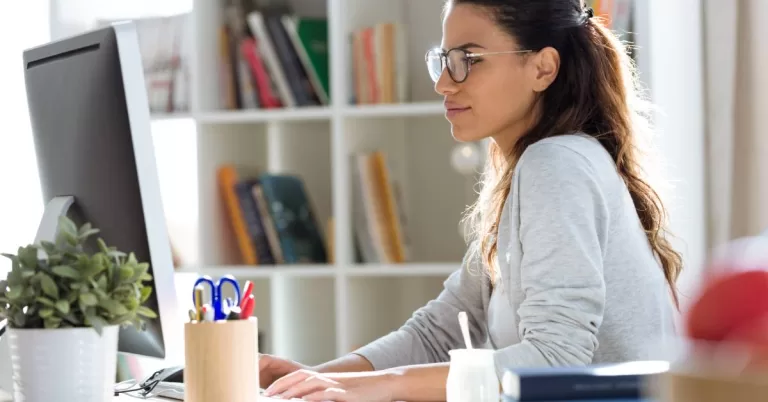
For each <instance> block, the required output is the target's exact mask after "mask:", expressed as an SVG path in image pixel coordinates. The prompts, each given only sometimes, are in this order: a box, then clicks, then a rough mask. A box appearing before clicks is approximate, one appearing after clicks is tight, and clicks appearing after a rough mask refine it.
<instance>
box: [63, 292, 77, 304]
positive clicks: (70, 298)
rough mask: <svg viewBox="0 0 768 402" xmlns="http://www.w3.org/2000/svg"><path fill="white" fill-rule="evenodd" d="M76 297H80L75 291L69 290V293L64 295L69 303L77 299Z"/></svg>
mask: <svg viewBox="0 0 768 402" xmlns="http://www.w3.org/2000/svg"><path fill="white" fill-rule="evenodd" d="M78 297H80V294H79V293H77V292H69V294H68V295H67V297H66V300H67V302H69V304H72V303H74V302H76V301H77V299H78Z"/></svg>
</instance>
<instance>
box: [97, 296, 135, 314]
mask: <svg viewBox="0 0 768 402" xmlns="http://www.w3.org/2000/svg"><path fill="white" fill-rule="evenodd" d="M99 306H101V307H103V308H104V309H105V310H107V311H109V313H110V314H114V315H123V314H127V313H128V309H126V308H125V306H123V305H122V304H121V303H120V302H118V301H116V300H112V299H104V300H102V301H101V302H99Z"/></svg>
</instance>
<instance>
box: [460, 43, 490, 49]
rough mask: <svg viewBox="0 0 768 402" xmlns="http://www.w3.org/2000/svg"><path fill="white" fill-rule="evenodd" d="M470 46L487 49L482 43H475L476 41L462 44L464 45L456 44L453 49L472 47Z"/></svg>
mask: <svg viewBox="0 0 768 402" xmlns="http://www.w3.org/2000/svg"><path fill="white" fill-rule="evenodd" d="M470 48H479V49H485V46H482V45H478V44H477V43H475V42H467V43H464V44H462V45H459V46H454V47H453V49H463V50H467V49H470Z"/></svg>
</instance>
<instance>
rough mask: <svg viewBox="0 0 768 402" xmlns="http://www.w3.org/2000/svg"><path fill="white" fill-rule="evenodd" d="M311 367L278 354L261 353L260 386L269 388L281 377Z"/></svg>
mask: <svg viewBox="0 0 768 402" xmlns="http://www.w3.org/2000/svg"><path fill="white" fill-rule="evenodd" d="M308 369H309V367H307V366H305V365H303V364H300V363H297V362H295V361H293V360H288V359H282V358H279V357H277V356H272V355H265V354H259V386H261V388H267V387H269V386H270V385H272V383H274V382H275V380H277V379H278V378H280V377H283V376H284V375H286V374H290V373H293V372H294V371H296V370H308Z"/></svg>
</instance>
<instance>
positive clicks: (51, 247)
mask: <svg viewBox="0 0 768 402" xmlns="http://www.w3.org/2000/svg"><path fill="white" fill-rule="evenodd" d="M40 247H42V248H43V250H45V253H46V254H48V258H50V257H51V255H52V254H54V253H56V244H54V243H53V242H50V241H48V240H43V241H41V242H40Z"/></svg>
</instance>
